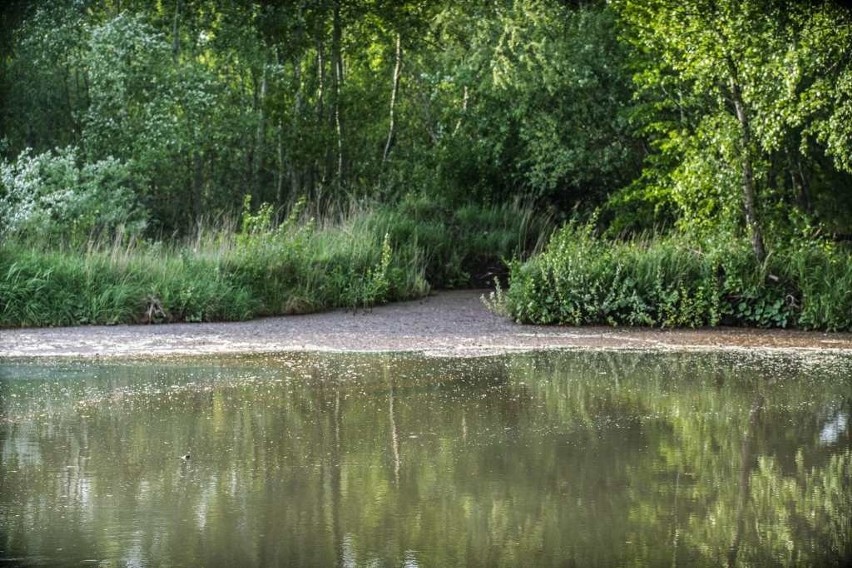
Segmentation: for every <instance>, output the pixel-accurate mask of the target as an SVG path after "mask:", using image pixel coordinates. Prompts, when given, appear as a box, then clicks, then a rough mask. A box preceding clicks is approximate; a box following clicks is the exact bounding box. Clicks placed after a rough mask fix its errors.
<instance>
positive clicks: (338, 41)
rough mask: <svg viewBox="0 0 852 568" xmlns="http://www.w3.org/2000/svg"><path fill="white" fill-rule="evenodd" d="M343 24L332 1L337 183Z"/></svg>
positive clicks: (340, 171) (340, 149) (340, 174)
mask: <svg viewBox="0 0 852 568" xmlns="http://www.w3.org/2000/svg"><path fill="white" fill-rule="evenodd" d="M342 43H343V26H342V24H341V21H340V0H338V1H337V2H335V3H334V16H333V22H332V34H331V51H332V54H331V56H332V59H333V65H334V75H333V78H334V130H335V132H336V133H337V185H338V186H340V185H341V184H342V183H343V165H344V164H343V118H342V116H341V112H340V92H341V89H342V87H343V47H342Z"/></svg>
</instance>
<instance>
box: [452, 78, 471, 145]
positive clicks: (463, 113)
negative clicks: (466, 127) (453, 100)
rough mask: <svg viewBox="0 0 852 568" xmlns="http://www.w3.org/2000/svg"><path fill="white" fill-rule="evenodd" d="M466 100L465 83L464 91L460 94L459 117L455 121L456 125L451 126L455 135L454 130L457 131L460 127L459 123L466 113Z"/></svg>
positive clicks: (460, 123)
mask: <svg viewBox="0 0 852 568" xmlns="http://www.w3.org/2000/svg"><path fill="white" fill-rule="evenodd" d="M467 102H468V90H467V85H465V86H464V91H463V94H462V108H461V114H460V115H459V119H458V120H457V121H456V127H455V128H453V135H455V134H456V132H458V131H459V128H461V125H462V120H463V119H464V116H465V115H466V114H467Z"/></svg>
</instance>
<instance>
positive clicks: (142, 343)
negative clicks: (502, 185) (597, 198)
mask: <svg viewBox="0 0 852 568" xmlns="http://www.w3.org/2000/svg"><path fill="white" fill-rule="evenodd" d="M483 293H484V291H482V290H480V291H475V290H464V291H447V292H439V293H437V294H434V295H432V296H429V297H427V298H424V299H422V300H416V301H411V302H400V303H395V304H390V305H386V306H379V307H376V308H374V309H373V310H372V311H368V312H361V311H359V312H352V311H351V310H348V311H347V310H336V311H331V312H325V313H318V314H310V315H301V316H286V317H272V318H264V319H258V320H252V321H245V322H232V323H196V324H185V323H180V324H168V325H132V326H128V325H116V326H82V327H58V328H37V329H36V328H31V329H30V328H27V329H4V330H0V357H14V358H55V357H57V358H58V357H78V358H109V357H123V358H124V357H129V358H134V357H143V358H147V357H164V356H176V355H180V356H191V355H217V354H251V353H275V352H285V351H362V352H372V351H375V352H389V351H400V352H401V351H405V352H419V353H424V354H427V355H435V356H479V355H490V354H497V353H504V352H516V351H535V350H542V349H598V350H649V351H650V350H669V351H707V350H734V351H755V350H761V351H771V352H797V351H798V352H815V351H825V352H832V353H846V354H852V334H849V333H821V332H805V331H788V330H761V329H744V328H705V329H695V330H689V329H687V330H685V329H677V330H659V329H646V328H613V327H579V328H574V327H552V326H535V325H517V324H514V323H512V322H511V321H509V320H506V319H504V318H501V317H499V316H496V315H494V314H492V313H490V312H489V311H488V310H487V309H486V308H485V306H484V305H483V304H482V301H481V299H480V297H481V295H482V294H483Z"/></svg>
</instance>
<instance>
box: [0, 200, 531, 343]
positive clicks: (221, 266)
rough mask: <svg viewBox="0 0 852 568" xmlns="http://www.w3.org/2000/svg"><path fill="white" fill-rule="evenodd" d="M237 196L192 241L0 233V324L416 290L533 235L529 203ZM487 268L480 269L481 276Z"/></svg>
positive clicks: (226, 311) (466, 278)
mask: <svg viewBox="0 0 852 568" xmlns="http://www.w3.org/2000/svg"><path fill="white" fill-rule="evenodd" d="M250 205H251V203H250V201H246V203H245V207H244V212H243V215H242V218H241V224H240V227H239V230H234V229H228V228H221V229H217V230H212V229H210V228H206V229H203V230H199V233H198V235H197V236H196V237H195V239H194V240H193V241H192V242H183V243H172V244H164V243H160V242H156V243H149V242H144V241H138V240H133V239H126V238H121V236H119V238H117V239H116V240H115V241H113V242H106V243H104V242H94V243H88V244H87V246H85V247H83V248H80V247H76V248H74V247H68V246H64V247H63V246H59V245H46V244H44V243H39V242H32V241H27V240H26V239H23V238H17V239H16V238H7V239H6V240H5V241H4V242H3V243H2V244H0V326H2V327H13V326H57V325H77V324H117V323H158V322H177V321H181V322H199V321H229V320H245V319H250V318H252V317H257V316H266V315H281V314H296V313H306V312H313V311H318V310H326V309H331V308H338V307H345V308H350V309H369V308H370V307H371V306H373V305H375V304H380V303H384V302H390V301H396V300H405V299H411V298H417V297H421V296H424V295H426V294H427V293H428V292H429V290H430V288H431V287H432V286H437V287H451V286H467V285H471V284H475V283H476V280H475V278H474V277H472V276H471V274H472V273H476V272H477V271H480V270H485V269H486V268H488V267H500V266H501V259H503V258H511V257H514V256H517V255H519V254H521V252H522V251H523V250H524V247H525V246H527V243H529V242H534V241H535V238H536V237H537V235H536V234H534V232H535V231H539V230H541V227H546V224H544V223H538V224H536V223H534V222H533V216H532V214H531V209H529V208H520V207H509V206H500V207H481V206H466V207H461V208H459V209H451V208H449V207H447V206H439V205H435V204H431V203H429V202H427V201H425V200H418V199H409V200H406V201H404V202H403V203H401V204H399V205H397V206H396V207H390V206H387V205H385V206H381V207H379V206H375V207H372V208H371V207H364V206H361V207H358V208H356V207H351V208H350V210H348V211H347V212H346V213H345V214H337V215H330V214H328V215H325V216H324V217H322V218H320V219H315V218H313V217H311V216H310V215H308V214H307V213H306V211H305V209H306V207H305V204H304V203H299V204H297V206H296V207H294V209H293V210H292V211H291V212H290V215H289V216H288V217H287V218H286V219H284V220H283V221H282V222H280V223H278V222H276V221H275V218H274V213H273V211H272V208H271V207H269V206H267V205H262V206H261V207H260V208H258V209H257V210H256V211H252V209H251V207H250ZM491 276H492V273H491V272H484V273H483V275H482V278H483V279H488V280H490V277H491Z"/></svg>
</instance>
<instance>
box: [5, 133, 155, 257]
mask: <svg viewBox="0 0 852 568" xmlns="http://www.w3.org/2000/svg"><path fill="white" fill-rule="evenodd" d="M136 186H137V180H136V178H135V177H134V175H133V172H132V166H131V165H130V164H127V163H123V162H121V161H119V160H117V159H115V158H111V157H110V158H105V159H103V160H99V161H97V162H93V163H85V164H83V165H82V166H81V165H79V159H78V152H77V150H76V149H75V148H73V147H68V148H65V149H63V150H61V151H57V152H45V153H43V154H37V155H33V154H32V152H31V151H30V150H25V151H24V152H22V153H21V154H20V155H19V156H18V157H17V159H16V160H15V161H14V162H11V163H7V162H5V161H0V234H5V235H10V234H19V235H24V236H26V238H30V239H40V240H43V241H47V242H50V241H52V242H58V243H63V242H64V243H70V244H72V245H73V244H80V243H83V242H86V241H88V240H89V239H92V238H94V239H98V238H100V237H102V236H107V235H115V234H118V233H122V234H125V235H128V236H133V235H138V234H140V233H141V232H142V230H143V229H144V228H145V224H146V214H145V211H144V210H143V209H142V208H141V207H139V205H138V202H137V198H136V194H135V192H134V190H135V189H136Z"/></svg>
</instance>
